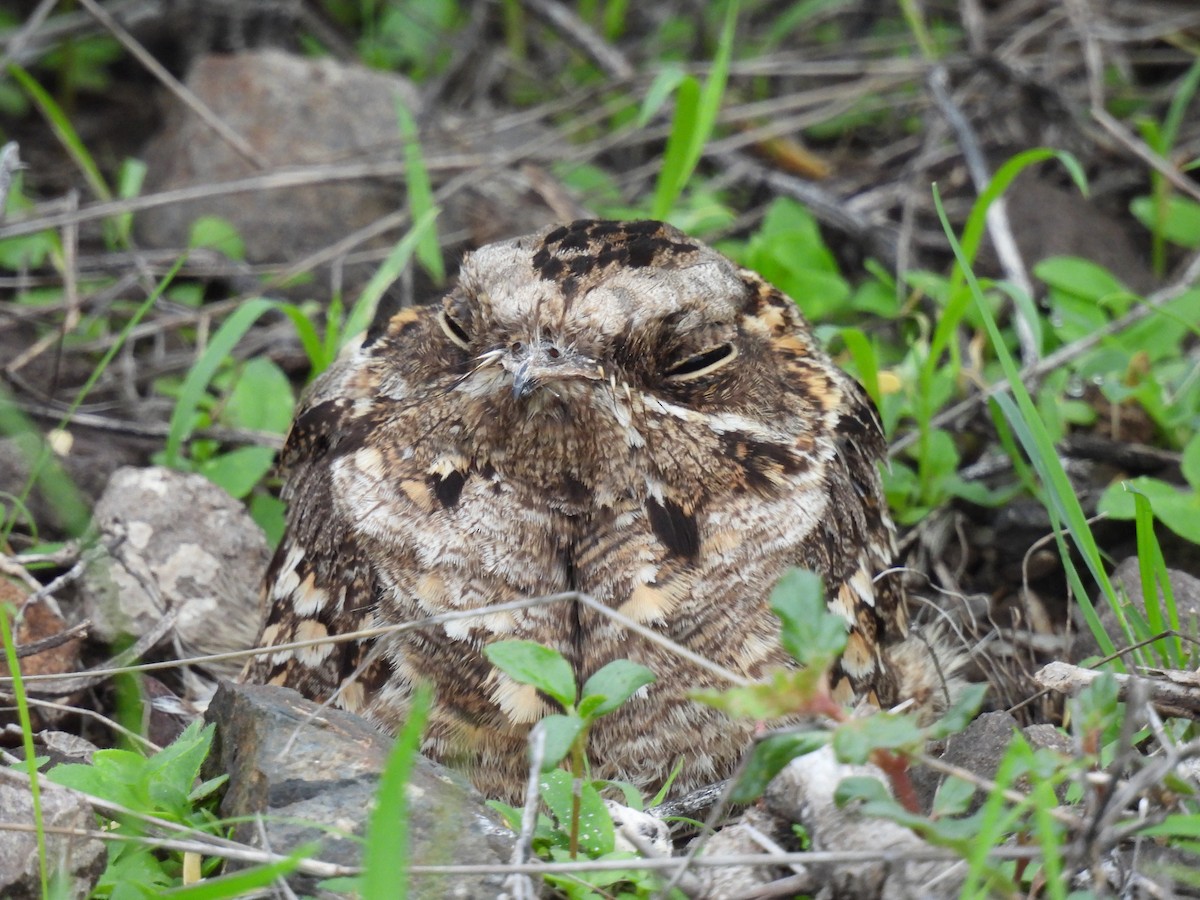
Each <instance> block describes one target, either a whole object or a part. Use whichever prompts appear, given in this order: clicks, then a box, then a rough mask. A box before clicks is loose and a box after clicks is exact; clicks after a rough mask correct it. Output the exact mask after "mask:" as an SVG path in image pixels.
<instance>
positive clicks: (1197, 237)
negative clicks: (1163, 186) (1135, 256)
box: [1129, 194, 1200, 250]
mask: <svg viewBox="0 0 1200 900" xmlns="http://www.w3.org/2000/svg"><path fill="white" fill-rule="evenodd" d="M1129 211H1130V212H1131V213H1133V217H1134V218H1135V219H1137V220H1138V221H1139V222H1141V223H1142V224H1143V225H1144V226H1146V228H1148V229H1149V230H1150V231H1153V232H1155V233H1158V234H1161V235H1162V236H1163V237H1164V238H1166V239H1167V240H1168V241H1170V242H1171V243H1173V244H1178V245H1179V246H1180V247H1187V248H1188V249H1189V250H1194V249H1196V248H1197V247H1200V203H1197V202H1196V201H1195V200H1192V199H1190V198H1188V197H1181V196H1180V195H1178V194H1172V195H1171V196H1169V197H1167V199H1166V202H1165V203H1164V204H1163V206H1162V207H1161V209H1160V208H1159V206H1158V205H1157V204H1156V203H1155V202H1154V198H1153V197H1137V198H1135V199H1134V201H1133V202H1132V203H1131V204H1129ZM1160 213H1161V215H1160Z"/></svg>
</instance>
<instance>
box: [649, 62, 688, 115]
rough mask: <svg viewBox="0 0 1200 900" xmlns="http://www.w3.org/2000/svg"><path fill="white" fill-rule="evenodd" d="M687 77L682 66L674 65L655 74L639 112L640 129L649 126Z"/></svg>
mask: <svg viewBox="0 0 1200 900" xmlns="http://www.w3.org/2000/svg"><path fill="white" fill-rule="evenodd" d="M687 77H688V75H687V72H685V71H684V70H683V68H682V67H681V66H679V65H676V64H673V63H668V64H667V65H666V66H665V67H664V68H662V69H660V70H659V71H658V72H657V73H656V74H655V76H654V80H653V81H651V82H650V87H648V88H647V89H646V96H645V97H644V98H643V99H642V106H641V109H640V110H639V111H638V117H637V127H638V128H645V127H646V125H648V124H649V122H650V120H651V119H652V118H654V114H655V113H656V112H658V111H659V110H660V109H662V106H663V104H664V103H666V102H667V98H669V97H670V96H671V93H672V91H674V90H675V89H676V88H677V87H679V85H680V84H681V83H682V82H683V79H685V78H687Z"/></svg>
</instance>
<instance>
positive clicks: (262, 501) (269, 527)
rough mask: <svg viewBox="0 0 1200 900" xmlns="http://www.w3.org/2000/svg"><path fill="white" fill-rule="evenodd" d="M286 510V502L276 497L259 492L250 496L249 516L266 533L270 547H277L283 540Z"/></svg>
mask: <svg viewBox="0 0 1200 900" xmlns="http://www.w3.org/2000/svg"><path fill="white" fill-rule="evenodd" d="M286 512H287V504H285V503H284V502H283V501H282V500H280V499H279V498H278V497H273V496H271V495H270V494H266V493H261V492H259V493H256V494H254V495H253V496H252V497H251V498H250V518H252V519H253V520H254V521H255V522H257V523H258V527H259V528H261V529H262V530H263V531H264V532H265V533H266V535H267V541H268V543H270V545H271V546H272V547H278V546H279V542H280V541H282V540H283V532H284V528H285V527H286V521H287V520H286Z"/></svg>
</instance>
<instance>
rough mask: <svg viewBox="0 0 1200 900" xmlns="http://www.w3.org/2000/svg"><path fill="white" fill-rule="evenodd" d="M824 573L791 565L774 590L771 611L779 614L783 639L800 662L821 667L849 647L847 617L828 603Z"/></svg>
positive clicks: (786, 648) (786, 646) (824, 666)
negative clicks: (833, 611)
mask: <svg viewBox="0 0 1200 900" xmlns="http://www.w3.org/2000/svg"><path fill="white" fill-rule="evenodd" d="M824 596H825V592H824V589H823V588H822V586H821V577H820V576H819V575H817V574H815V573H813V572H809V571H807V570H805V569H791V570H789V571H788V572H786V573H784V576H783V577H782V578H781V579H779V583H778V584H777V585H776V586H775V589H774V590H773V591H771V611H772V612H774V613H775V615H777V616H779V620H780V622H781V623H782V630H781V632H780V635H779V639H780V642H781V643H782V644H783V647H784V649H785V650H787V652H788V653H790V654H791V655H792V656H793V657H794V658H795V659H796V661H797V662H799V663H802V664H804V665H809V666H813V667H816V668H820V669H825V668H826V667H828V665H829V663H830V662H832V660H833V658H834V657H836V656H837V655H838V654H839V653H841V652H842V650H843V649H845V646H846V639H847V630H846V629H847V626H846V620H845V619H843V618H841V617H840V616H838V615H835V614H834V613H831V612H829V610H828V609H827V608H826V606H825V600H824Z"/></svg>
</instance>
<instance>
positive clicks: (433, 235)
mask: <svg viewBox="0 0 1200 900" xmlns="http://www.w3.org/2000/svg"><path fill="white" fill-rule="evenodd" d="M396 119H397V121H398V122H399V125H400V137H401V138H402V139H403V141H404V172H405V182H406V188H407V196H408V211H409V214H410V215H411V216H412V220H413V221H414V222H420V221H422V220H423V219H424V218H425V216H427V215H429V214H430V213H432V214H433V215H434V216H436V215H437V212H438V206H437V204H436V203H435V202H434V200H433V185H432V183H431V182H430V181H429V172H428V170H427V169H426V168H425V158H424V156H423V155H422V153H421V139H420V135H419V134H418V133H417V123H416V120H415V119H413V116H412V113H411V112H409V111H408V107H407V106H405V105H404V104H403V103H402V102H400V101H399V100H397V101H396ZM416 253H417V260H418V261H419V262H420V263H421V265H422V266H424V267H425V271H426V272H428V273H429V274H430V276H431V277H432V278H433V281H434V284H437V285H441V284H444V283H445V281H446V264H445V262H444V261H443V260H442V248H441V246H440V245H439V244H438V236H437V228H435V227H433V226H432V225H431V226H430V227H428V228H426V229H424V230H423V231H421V236H420V239H419V240H418V241H417V251H416Z"/></svg>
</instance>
